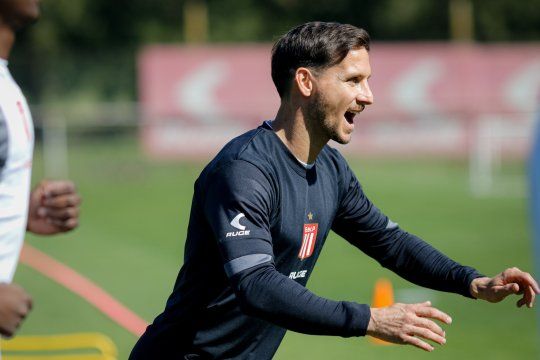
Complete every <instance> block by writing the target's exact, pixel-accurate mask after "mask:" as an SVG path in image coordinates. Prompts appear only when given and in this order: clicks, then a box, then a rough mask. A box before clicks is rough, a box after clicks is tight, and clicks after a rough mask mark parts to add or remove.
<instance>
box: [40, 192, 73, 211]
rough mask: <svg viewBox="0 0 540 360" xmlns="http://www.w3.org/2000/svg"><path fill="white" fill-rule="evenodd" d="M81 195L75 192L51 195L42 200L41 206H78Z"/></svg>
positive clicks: (59, 207)
mask: <svg viewBox="0 0 540 360" xmlns="http://www.w3.org/2000/svg"><path fill="white" fill-rule="evenodd" d="M80 204H81V197H80V196H79V195H77V194H64V195H58V196H53V197H48V198H46V199H45V200H43V206H45V207H48V208H57V209H62V208H66V207H74V206H79V205H80Z"/></svg>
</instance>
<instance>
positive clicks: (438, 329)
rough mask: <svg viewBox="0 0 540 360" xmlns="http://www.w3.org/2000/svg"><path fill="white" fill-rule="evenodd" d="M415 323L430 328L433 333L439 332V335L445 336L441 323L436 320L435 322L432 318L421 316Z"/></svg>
mask: <svg viewBox="0 0 540 360" xmlns="http://www.w3.org/2000/svg"><path fill="white" fill-rule="evenodd" d="M415 325H416V326H418V327H422V328H425V329H428V330H430V331H431V332H433V333H435V334H437V335H439V336H441V337H443V338H444V336H445V332H444V330H443V329H442V328H441V327H440V326H439V325H437V324H436V323H435V322H433V321H431V320H428V319H425V318H421V317H419V318H418V319H417V320H416V324H415Z"/></svg>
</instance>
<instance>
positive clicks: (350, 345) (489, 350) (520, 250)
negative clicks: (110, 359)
mask: <svg viewBox="0 0 540 360" xmlns="http://www.w3.org/2000/svg"><path fill="white" fill-rule="evenodd" d="M69 156H70V176H71V178H72V179H73V180H74V181H76V183H77V185H78V188H79V191H80V193H81V194H82V196H83V198H84V203H83V206H82V214H81V225H80V228H79V229H78V230H77V231H75V232H73V233H72V234H67V235H63V236H58V237H55V238H45V237H34V236H28V238H27V241H28V242H29V243H30V244H32V245H33V246H35V247H37V248H39V249H40V250H42V251H44V252H46V253H47V254H49V255H51V256H53V257H54V258H56V259H57V260H60V261H62V262H64V263H65V264H67V265H69V266H71V267H73V268H74V269H75V270H77V271H78V272H80V273H81V274H84V275H85V276H87V277H88V278H90V279H91V280H93V281H94V282H96V283H97V284H99V285H100V286H102V287H103V288H104V289H105V290H106V291H108V292H109V293H110V294H111V295H113V296H114V297H116V298H117V299H118V300H120V301H121V302H122V303H123V304H124V305H126V306H127V307H129V308H130V309H131V310H133V311H134V312H135V313H137V314H138V315H140V316H142V317H143V318H144V319H146V320H148V321H151V320H152V319H153V318H154V316H155V315H156V314H158V313H159V312H160V311H161V310H162V309H163V306H164V303H165V300H166V298H167V296H168V295H169V292H170V290H171V288H172V285H173V281H174V279H175V278H176V274H177V271H178V268H179V267H180V265H181V263H182V257H183V246H184V239H185V235H186V228H187V221H188V215H189V207H190V203H191V196H192V189H193V181H194V180H195V178H196V177H197V176H198V174H199V172H200V170H201V169H202V167H203V165H204V164H203V163H196V164H189V163H171V162H152V161H150V160H148V159H145V157H144V156H143V155H141V154H140V150H139V149H138V147H137V145H136V144H135V142H133V141H130V140H125V139H121V138H118V139H112V140H110V141H108V142H95V143H88V142H80V143H79V144H78V145H76V146H72V147H71V148H70V153H69ZM351 164H352V167H353V168H354V169H355V171H356V174H357V176H358V177H359V179H360V180H361V182H362V183H363V185H364V188H365V190H366V192H367V194H368V195H369V196H370V198H371V199H372V200H373V201H374V202H375V203H376V204H377V205H378V206H379V207H380V208H382V209H383V210H384V211H385V212H386V213H387V215H389V216H390V217H391V218H392V219H393V220H394V221H396V222H398V223H399V224H400V225H401V226H402V227H403V228H405V229H407V230H409V231H410V232H413V233H415V234H417V235H419V236H421V237H423V238H424V239H425V240H427V241H428V242H430V243H432V244H433V245H435V246H436V247H437V248H439V249H440V250H442V251H443V252H445V253H446V254H448V255H449V256H451V257H453V258H454V259H456V260H457V261H459V262H461V263H464V264H468V265H472V266H475V267H477V268H478V269H479V270H480V271H481V272H484V273H485V274H488V275H493V274H494V273H496V272H499V271H501V270H503V269H504V268H505V267H508V266H514V265H515V266H518V267H521V268H523V269H527V270H532V255H531V244H530V240H529V239H530V234H529V228H528V218H527V212H526V210H527V203H526V199H524V198H512V197H496V198H486V199H474V198H472V197H471V196H470V194H469V192H468V186H467V166H466V163H465V162H460V161H436V160H422V161H420V160H407V161H397V160H395V161H390V160H377V161H376V160H354V161H351ZM516 166H517V167H518V168H519V165H516ZM34 169H35V170H34V179H35V180H37V179H38V178H40V176H41V174H42V173H43V169H42V161H41V156H40V153H39V151H38V153H37V154H36V158H35V165H34ZM521 173H523V171H521ZM523 181H524V179H523ZM379 277H387V278H389V279H390V280H391V281H392V283H393V285H394V289H395V291H396V298H397V300H398V301H400V300H402V301H415V300H418V301H423V300H432V302H433V303H434V305H435V306H437V307H439V308H440V309H442V310H444V311H446V312H447V313H449V314H450V315H451V316H452V317H453V319H454V322H453V324H452V325H449V326H446V327H445V329H446V333H447V339H448V343H447V345H445V346H442V347H440V346H439V347H437V348H436V350H435V351H434V352H433V353H431V354H428V353H424V352H423V351H421V350H418V349H416V348H413V347H402V346H376V345H373V344H371V343H370V342H369V341H368V339H367V338H351V339H342V338H337V337H315V336H308V335H303V334H296V333H292V332H289V333H288V334H287V336H286V337H285V340H284V342H283V343H282V346H281V348H280V349H279V351H278V353H277V355H276V359H327V358H334V359H394V358H398V357H399V358H400V359H401V360H406V359H428V358H429V359H452V360H455V359H459V358H462V359H490V360H494V359H538V358H539V346H538V343H539V334H538V330H537V328H536V321H535V311H534V310H530V309H517V308H516V307H515V301H514V300H506V301H504V302H503V303H500V304H495V305H493V304H488V303H484V302H479V301H473V300H469V299H465V298H463V297H460V296H458V295H452V294H443V293H436V292H432V291H427V292H421V291H414V289H418V288H417V287H415V286H414V285H412V284H410V283H408V282H406V281H403V280H401V279H399V278H398V277H397V276H395V275H393V274H392V273H390V272H388V271H386V270H385V269H382V268H381V267H380V266H379V265H378V264H377V263H376V262H375V261H373V260H371V259H370V258H368V257H367V256H365V255H364V254H362V253H360V252H359V251H357V250H356V249H355V248H353V247H351V246H350V245H349V244H348V243H346V242H345V241H343V240H341V239H340V238H338V237H337V236H335V235H332V236H331V238H330V239H328V241H327V245H326V247H325V249H324V251H323V253H322V256H321V258H320V260H319V263H318V265H317V267H316V270H315V272H314V273H313V275H312V277H311V280H310V282H309V288H310V289H312V290H313V291H314V292H315V293H317V294H319V295H321V296H326V297H329V298H332V299H346V300H354V301H358V302H361V303H369V302H371V296H372V292H373V285H374V283H375V281H376V279H377V278H379ZM15 281H16V282H17V283H19V284H21V285H22V286H23V287H25V288H26V289H27V291H29V292H30V293H31V294H32V296H33V298H34V302H35V307H34V310H33V312H32V313H31V316H30V317H29V318H28V319H27V321H26V322H25V323H24V325H23V327H22V330H21V331H20V333H19V334H20V335H25V334H26V335H29V334H54V333H66V332H81V331H99V332H102V333H104V334H106V335H108V336H110V337H111V338H112V339H113V341H114V342H115V343H116V344H117V346H118V348H119V350H120V358H121V359H125V358H127V356H128V354H129V351H130V350H131V347H132V346H133V344H134V343H135V341H136V338H135V337H134V336H133V335H131V334H130V333H128V332H127V331H126V330H124V329H123V328H121V327H119V326H118V325H116V324H115V323H113V322H112V321H110V320H109V319H108V318H106V317H105V316H104V315H102V314H101V313H100V312H98V311H97V310H95V309H94V308H92V307H91V306H90V305H88V304H87V303H86V302H85V301H84V300H82V299H80V298H79V297H77V296H75V295H73V294H72V293H70V292H69V291H67V290H65V289H64V288H62V287H61V286H59V285H57V284H56V283H54V282H52V281H50V280H49V279H47V278H45V277H44V276H42V275H41V274H39V273H37V272H35V271H34V270H32V269H30V268H28V267H26V266H24V265H20V266H19V268H18V271H17V274H16V279H15Z"/></svg>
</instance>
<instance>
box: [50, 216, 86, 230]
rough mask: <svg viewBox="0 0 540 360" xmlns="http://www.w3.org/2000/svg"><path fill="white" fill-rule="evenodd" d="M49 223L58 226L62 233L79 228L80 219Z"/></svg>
mask: <svg viewBox="0 0 540 360" xmlns="http://www.w3.org/2000/svg"><path fill="white" fill-rule="evenodd" d="M47 221H48V222H49V224H52V225H54V226H56V227H57V228H58V229H59V230H60V231H62V232H66V231H70V230H73V229H75V228H76V227H77V226H79V219H76V218H75V219H74V218H70V219H68V220H56V219H47Z"/></svg>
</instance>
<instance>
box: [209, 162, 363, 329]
mask: <svg viewBox="0 0 540 360" xmlns="http://www.w3.org/2000/svg"><path fill="white" fill-rule="evenodd" d="M213 178H214V180H211V181H210V182H209V183H208V184H206V185H203V186H204V187H205V191H206V195H205V198H206V200H205V204H204V212H205V216H206V217H207V220H208V223H209V224H210V226H211V227H212V231H213V233H214V234H215V237H216V238H217V239H218V246H219V250H220V252H221V257H222V260H223V266H224V270H225V272H226V274H227V276H228V278H229V280H230V283H231V286H232V288H233V290H234V291H235V293H236V296H237V298H238V301H239V304H240V307H241V309H242V311H243V312H245V313H246V314H248V315H251V316H255V317H258V318H261V319H264V320H266V321H268V322H271V323H273V324H276V325H278V326H282V327H285V328H287V329H291V330H294V331H298V332H303V333H307V334H324V335H337V336H344V337H347V336H360V335H365V332H366V329H367V325H368V322H369V319H370V311H369V307H368V306H367V305H361V304H357V303H353V302H347V301H333V300H329V299H325V298H322V297H319V296H317V295H315V294H314V293H312V292H311V291H309V290H307V289H306V288H305V287H304V286H302V285H300V284H298V283H297V282H296V281H294V280H292V279H290V278H288V277H287V276H285V275H284V274H281V273H280V272H278V271H277V270H276V268H275V265H274V254H273V244H272V237H271V234H270V218H271V213H272V208H273V206H274V205H275V204H274V202H275V201H276V200H275V198H274V196H273V190H272V186H271V184H270V182H269V181H268V179H267V178H266V177H265V175H264V174H262V172H261V171H260V170H258V169H257V168H256V167H255V166H254V165H252V164H249V163H247V162H245V161H240V160H237V161H234V162H232V163H231V164H230V165H228V166H227V167H226V168H223V169H221V170H220V171H219V172H218V174H216V175H214V176H213ZM239 229H243V230H239ZM232 234H235V235H234V236H233V235H232Z"/></svg>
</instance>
